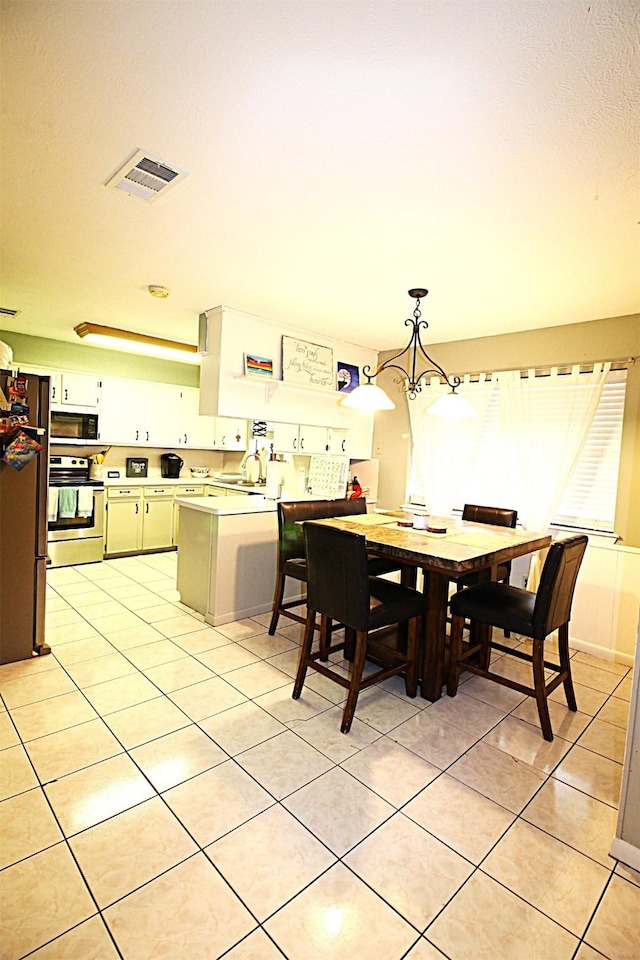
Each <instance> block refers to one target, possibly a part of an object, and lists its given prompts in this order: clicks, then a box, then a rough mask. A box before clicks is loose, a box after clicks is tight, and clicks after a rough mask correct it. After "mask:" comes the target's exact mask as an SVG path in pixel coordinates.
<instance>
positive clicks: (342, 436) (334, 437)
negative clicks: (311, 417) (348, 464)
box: [327, 427, 350, 457]
mask: <svg viewBox="0 0 640 960" xmlns="http://www.w3.org/2000/svg"><path fill="white" fill-rule="evenodd" d="M327 435H328V440H327V453H329V454H331V456H345V457H348V456H349V452H350V449H349V447H350V444H349V439H350V438H349V431H348V430H336V429H334V428H333V427H329V429H328V430H327Z"/></svg>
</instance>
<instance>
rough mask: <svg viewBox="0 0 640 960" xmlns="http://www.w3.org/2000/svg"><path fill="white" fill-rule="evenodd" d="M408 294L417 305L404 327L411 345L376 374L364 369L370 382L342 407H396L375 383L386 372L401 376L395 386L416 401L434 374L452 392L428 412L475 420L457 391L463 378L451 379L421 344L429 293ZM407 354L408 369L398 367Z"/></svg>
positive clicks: (355, 392)
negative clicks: (423, 310) (423, 303)
mask: <svg viewBox="0 0 640 960" xmlns="http://www.w3.org/2000/svg"><path fill="white" fill-rule="evenodd" d="M408 292H409V296H410V297H413V298H414V300H415V301H416V305H415V309H414V311H413V320H412V319H411V318H410V317H409V318H408V319H407V320H405V326H410V327H411V328H412V330H411V338H410V340H409V343H408V344H407V345H406V347H405V348H404V350H401V351H400V353H396V354H395V356H393V357H389V359H388V360H385V361H384V362H383V363H381V364H380V366H379V367H378V368H377V369H376V370H374V371H373V372H372V371H371V367H370V366H369V365H368V364H367V365H366V366H364V367H363V368H362V372H363V374H364V376H365V377H366V378H367V383H363V384H361V385H360V386H359V387H356V389H355V390H353V391H352V392H351V393H349V394H347V396H346V397H345V398H344V399H343V401H342V403H343V404H344V406H346V407H356V408H358V409H360V410H365V411H374V410H391V409H393V407H395V404H394V403H393V401H392V400H391V399H390V398H389V397H388V396H387V394H386V393H385V392H384V390H383V389H382V388H381V387H378V386H377V385H376V384H374V383H372V380H374V379H375V378H376V377H377V376H378V374H380V373H382V371H383V370H397V371H398V376H396V377H395V378H394V383H397V384H399V385H400V387H401V389H402V391H403V392H404V393H406V395H407V398H408V399H409V400H415V398H416V397H417V396H418V394H419V393H420V392H421V391H422V387H423V385H424V384H425V383H426V380H427V378H428V377H429V376H432V375H434V374H435V375H437V376H438V377H439V378H440V383H443V384H446V385H447V386H448V387H450V388H451V393H450V394H447V395H446V396H445V397H440V398H439V399H438V400H436V401H435V403H434V404H433V405H432V407H429V412H433V413H434V414H435V415H436V416H451V417H453V418H456V419H457V418H458V417H461V416H464V417H467V416H473V415H474V414H475V411H473V408H472V407H471V405H470V404H468V403H467V401H465V400H464V399H463V398H462V397H460V396H459V394H456V389H457V388H458V387H459V386H460V377H450V376H449V375H448V374H447V373H446V372H445V371H444V369H443V368H442V367H441V366H440V364H438V363H436V362H435V360H434V359H433V358H432V357H430V356H429V354H428V353H427V351H426V350H425V348H424V346H423V344H422V338H421V336H420V329H421V328H422V327H423V328H424V329H425V330H426V329H427V327H428V326H429V324H428V323H427V321H426V320H423V319H422V315H421V312H420V301H421V300H423V299H424V298H425V297H426V296H427V294H428V292H429V291H428V290H425V289H424V288H423V287H416V288H414V289H412V290H409V291H408ZM405 354H407V355H408V357H407V368H406V369H405V367H403V366H401V365H400V364H399V363H396V361H398V360H400V359H401V358H402V357H404V356H405ZM423 360H426V362H427V363H428V364H429V366H427V367H425V369H424V370H422V371H421V372H420V373H418V366H419V365H421V364H422V362H423ZM452 397H454V398H455V402H454V404H452V403H451V398H452ZM442 400H445V402H446V403H445V404H442V403H441V401H442ZM438 404H440V409H432V408H433V407H437V406H438ZM445 405H446V406H447V407H448V411H447V412H446V413H445V411H444V409H442V408H443V407H444V406H445ZM455 407H459V410H457V411H456V410H455Z"/></svg>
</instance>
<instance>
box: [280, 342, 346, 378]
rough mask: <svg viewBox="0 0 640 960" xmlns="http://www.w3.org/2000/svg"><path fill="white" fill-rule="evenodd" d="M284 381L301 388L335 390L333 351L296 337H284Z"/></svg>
mask: <svg viewBox="0 0 640 960" xmlns="http://www.w3.org/2000/svg"><path fill="white" fill-rule="evenodd" d="M282 379H283V381H284V382H286V383H295V384H299V385H300V386H306V387H317V388H319V389H324V390H335V373H334V369H333V350H332V349H331V347H322V346H320V344H317V343H309V342H308V341H306V340H298V339H297V338H296V337H286V336H283V338H282Z"/></svg>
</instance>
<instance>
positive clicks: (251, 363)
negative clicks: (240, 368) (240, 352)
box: [244, 353, 273, 377]
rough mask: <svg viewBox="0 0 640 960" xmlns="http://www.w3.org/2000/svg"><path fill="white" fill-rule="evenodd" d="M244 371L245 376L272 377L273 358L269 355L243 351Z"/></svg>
mask: <svg viewBox="0 0 640 960" xmlns="http://www.w3.org/2000/svg"><path fill="white" fill-rule="evenodd" d="M244 373H245V376H246V377H272V376H273V360H270V359H269V357H259V356H258V355H257V354H255V353H245V355H244Z"/></svg>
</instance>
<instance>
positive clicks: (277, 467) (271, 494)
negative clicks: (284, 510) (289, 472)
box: [264, 460, 282, 500]
mask: <svg viewBox="0 0 640 960" xmlns="http://www.w3.org/2000/svg"><path fill="white" fill-rule="evenodd" d="M281 494H282V464H281V463H278V461H277V460H269V461H268V462H267V482H266V485H265V489H264V495H265V497H267V499H268V500H278V499H279V498H280V496H281Z"/></svg>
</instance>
